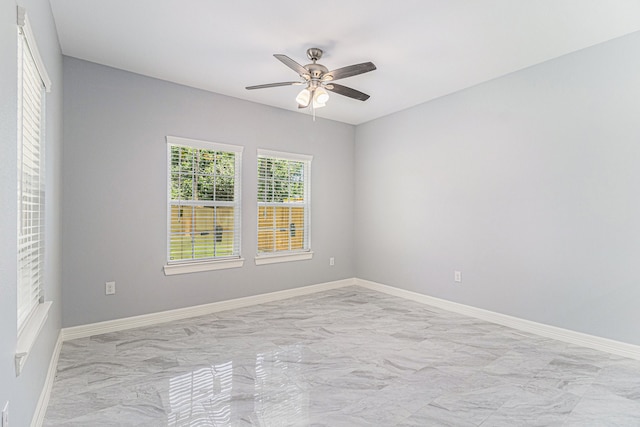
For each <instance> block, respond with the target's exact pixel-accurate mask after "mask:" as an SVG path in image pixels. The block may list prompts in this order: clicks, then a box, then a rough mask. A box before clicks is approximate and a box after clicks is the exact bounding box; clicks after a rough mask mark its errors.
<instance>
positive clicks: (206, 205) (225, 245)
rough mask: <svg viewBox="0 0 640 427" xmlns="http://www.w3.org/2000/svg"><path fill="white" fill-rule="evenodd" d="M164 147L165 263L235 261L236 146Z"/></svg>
mask: <svg viewBox="0 0 640 427" xmlns="http://www.w3.org/2000/svg"><path fill="white" fill-rule="evenodd" d="M167 143H168V144H167V145H168V150H167V151H168V153H167V154H168V155H167V157H168V179H169V182H168V187H169V188H168V191H169V194H168V199H169V203H168V239H167V252H168V254H167V256H168V261H169V264H172V263H174V264H175V263H192V262H198V261H217V260H225V259H234V258H236V259H237V258H239V257H240V218H241V213H240V207H241V200H240V199H241V197H240V177H241V170H240V169H241V164H242V147H239V146H235V145H227V144H219V143H213V142H206V141H197V140H191V139H185V138H177V137H171V136H169V137H167ZM165 270H166V269H165Z"/></svg>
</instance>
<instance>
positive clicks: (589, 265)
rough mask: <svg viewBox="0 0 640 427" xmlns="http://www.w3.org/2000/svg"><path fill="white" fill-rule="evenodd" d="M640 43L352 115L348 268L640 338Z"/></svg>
mask: <svg viewBox="0 0 640 427" xmlns="http://www.w3.org/2000/svg"><path fill="white" fill-rule="evenodd" d="M639 51H640V33H635V34H632V35H629V36H626V37H623V38H620V39H617V40H614V41H611V42H608V43H604V44H601V45H598V46H595V47H592V48H589V49H586V50H583V51H580V52H577V53H574V54H571V55H568V56H564V57H561V58H559V59H556V60H552V61H549V62H546V63H543V64H541V65H538V66H535V67H532V68H528V69H525V70H522V71H520V72H516V73H513V74H510V75H507V76H505V77H502V78H499V79H496V80H494V81H491V82H488V83H485V84H482V85H479V86H476V87H473V88H470V89H467V90H464V91H461V92H459V93H456V94H453V95H450V96H447V97H444V98H441V99H438V100H435V101H433V102H429V103H426V104H423V105H420V106H417V107H414V108H412V109H409V110H406V111H403V112H400V113H397V114H394V115H392V116H388V117H385V118H381V119H378V120H375V121H372V122H369V123H367V124H364V125H361V126H358V128H357V129H356V159H357V161H356V178H355V180H356V217H357V218H358V221H356V223H355V227H356V239H355V242H356V246H355V252H354V255H355V257H356V273H357V276H358V277H360V278H363V279H369V280H373V281H376V282H380V283H383V284H388V285H392V286H397V287H400V288H404V289H407V290H410V291H415V292H419V293H423V294H428V295H432V296H435V297H439V298H444V299H447V300H451V301H455V302H459V303H463V304H468V305H472V306H476V307H480V308H484V309H488V310H493V311H496V312H500V313H505V314H508V315H513V316H517V317H520V318H524V319H529V320H533V321H537V322H542V323H545V324H550V325H555V326H559V327H563V328H567V329H571V330H575V331H581V332H586V333H589V334H593V335H597V336H602V337H607V338H612V339H616V340H620V341H624V342H628V343H632V344H640V328H638V325H640V310H639V309H638V301H640V282H639V278H640V197H639V196H640V119H639V114H640V55H638V54H637V53H638V52H639ZM454 270H460V271H462V283H460V284H454V282H453V272H454Z"/></svg>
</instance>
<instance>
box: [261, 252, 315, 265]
mask: <svg viewBox="0 0 640 427" xmlns="http://www.w3.org/2000/svg"><path fill="white" fill-rule="evenodd" d="M312 258H313V251H307V252H300V253H290V252H287V253H286V254H278V253H276V254H274V253H272V252H269V253H267V254H265V255H256V258H255V260H256V265H266V264H277V263H279V262H292V261H304V260H307V259H312Z"/></svg>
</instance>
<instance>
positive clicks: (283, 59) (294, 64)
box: [273, 53, 310, 78]
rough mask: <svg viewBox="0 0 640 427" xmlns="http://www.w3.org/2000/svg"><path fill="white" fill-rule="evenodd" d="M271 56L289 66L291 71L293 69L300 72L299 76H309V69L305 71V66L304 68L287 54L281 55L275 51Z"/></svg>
mask: <svg viewBox="0 0 640 427" xmlns="http://www.w3.org/2000/svg"><path fill="white" fill-rule="evenodd" d="M273 56H275V57H276V58H277V59H279V60H280V62H282V63H283V64H284V65H286V66H287V67H289V68H291V69H292V70H293V71H295V72H296V73H298V74H300V76H302V77H304V76H306V77H305V78H309V77H310V76H309V71H307V69H306V68H304V67H303V66H302V65H300V64H298V63H297V62H296V61H294V60H293V59H291V58H289V57H288V56H287V55H283V54H281V53H276V54H274V55H273Z"/></svg>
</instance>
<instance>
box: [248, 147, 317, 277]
mask: <svg viewBox="0 0 640 427" xmlns="http://www.w3.org/2000/svg"><path fill="white" fill-rule="evenodd" d="M257 156H258V159H257V169H258V178H257V181H258V183H257V187H259V185H260V171H259V168H260V158H271V159H276V160H287V161H297V162H303V163H304V202H302V203H301V202H293V203H279V202H264V201H260V200H257V206H258V210H257V211H258V214H259V212H260V207H262V206H303V207H304V230H303V231H304V233H305V235H304V237H303V248H302V249H296V250H289V251H274V252H257V254H256V256H255V263H256V265H265V264H275V263H281V262H291V261H303V260H309V259H312V258H313V251H312V250H311V161H312V160H313V156H311V155H308V154H298V153H289V152H283V151H274V150H266V149H260V148H259V149H258V150H257ZM258 197H259V191H258V194H257V195H256V199H258ZM256 227H257V228H258V221H256ZM256 235H257V236H259V229H258V233H256ZM257 248H258V244H257V242H256V251H257V250H258V249H257Z"/></svg>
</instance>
